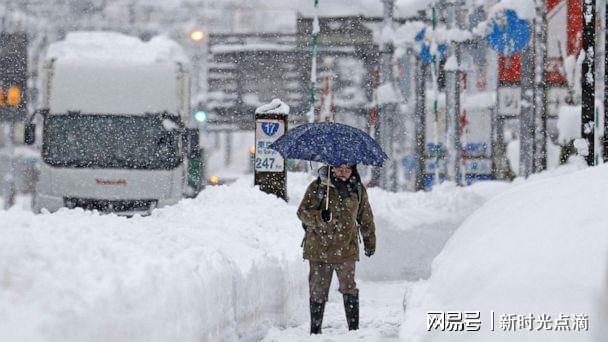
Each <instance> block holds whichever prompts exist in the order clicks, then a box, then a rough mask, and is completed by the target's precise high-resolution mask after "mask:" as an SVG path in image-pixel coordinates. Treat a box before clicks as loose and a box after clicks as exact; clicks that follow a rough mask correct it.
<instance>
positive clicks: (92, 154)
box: [26, 32, 198, 215]
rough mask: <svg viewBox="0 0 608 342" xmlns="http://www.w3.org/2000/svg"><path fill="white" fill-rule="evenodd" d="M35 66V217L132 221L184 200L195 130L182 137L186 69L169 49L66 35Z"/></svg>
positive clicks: (110, 37) (174, 47) (164, 44)
mask: <svg viewBox="0 0 608 342" xmlns="http://www.w3.org/2000/svg"><path fill="white" fill-rule="evenodd" d="M44 63H45V64H44V68H43V70H44V80H43V87H42V108H41V109H40V110H39V111H37V112H38V113H40V114H42V116H43V118H44V124H43V130H42V131H43V133H42V163H41V168H40V177H39V181H38V184H37V187H36V193H35V196H34V203H33V208H34V210H35V211H36V212H39V211H41V210H42V209H47V210H49V211H55V210H58V209H59V208H61V207H70V208H73V207H82V208H85V209H91V210H93V209H95V210H99V211H101V212H116V213H119V214H128V215H132V214H133V213H136V212H143V213H148V212H150V211H151V210H152V209H154V208H156V207H162V206H165V205H170V204H174V203H176V202H177V201H179V200H180V199H181V198H182V197H183V196H184V194H185V193H186V191H187V177H186V173H187V170H188V157H192V156H194V155H195V154H196V151H198V130H195V129H190V128H188V126H189V125H190V108H189V105H190V74H189V69H188V68H189V66H188V59H187V57H186V56H185V53H184V52H183V50H182V49H181V47H180V46H179V45H178V44H177V43H175V42H173V41H171V40H169V39H167V38H164V37H155V38H153V39H152V40H150V41H149V42H142V41H140V40H139V39H137V38H134V37H128V36H125V35H122V34H119V33H113V32H77V33H70V34H68V36H67V37H66V39H65V40H64V41H60V42H57V43H54V44H52V45H51V46H50V47H49V50H48V53H47V56H46V59H45V62H44ZM32 130H33V126H32V125H29V126H28V127H27V128H26V136H27V137H32V136H33V134H32ZM27 131H29V132H27ZM29 142H30V143H31V142H32V141H31V139H30V141H29Z"/></svg>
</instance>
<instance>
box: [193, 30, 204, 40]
mask: <svg viewBox="0 0 608 342" xmlns="http://www.w3.org/2000/svg"><path fill="white" fill-rule="evenodd" d="M190 39H192V40H193V41H195V42H200V41H202V40H203V39H205V32H203V30H198V29H197V30H194V31H192V32H190Z"/></svg>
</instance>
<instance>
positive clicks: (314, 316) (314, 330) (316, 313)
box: [310, 301, 325, 335]
mask: <svg viewBox="0 0 608 342" xmlns="http://www.w3.org/2000/svg"><path fill="white" fill-rule="evenodd" d="M323 311H325V303H315V302H313V301H311V302H310V334H311V335H312V334H320V333H321V324H322V323H323Z"/></svg>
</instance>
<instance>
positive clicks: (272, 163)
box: [253, 99, 289, 201]
mask: <svg viewBox="0 0 608 342" xmlns="http://www.w3.org/2000/svg"><path fill="white" fill-rule="evenodd" d="M288 116H289V106H287V105H286V104H285V103H283V102H281V100H279V99H274V100H273V101H272V102H271V103H269V104H266V105H263V106H261V107H259V108H258V109H256V111H255V159H254V165H253V169H254V185H257V186H259V187H260V190H262V191H264V192H266V193H269V194H274V195H276V196H277V197H280V198H282V199H284V200H285V201H287V169H286V168H285V160H284V159H283V157H282V156H281V155H280V154H279V152H277V151H275V150H272V149H270V148H268V146H269V145H270V144H272V143H273V142H275V141H276V140H278V139H279V138H280V137H282V136H283V135H284V134H285V133H286V132H287V118H288Z"/></svg>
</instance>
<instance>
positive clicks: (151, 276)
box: [0, 180, 307, 341]
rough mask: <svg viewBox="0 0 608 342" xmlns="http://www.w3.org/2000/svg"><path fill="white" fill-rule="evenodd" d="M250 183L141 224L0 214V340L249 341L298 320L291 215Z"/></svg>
mask: <svg viewBox="0 0 608 342" xmlns="http://www.w3.org/2000/svg"><path fill="white" fill-rule="evenodd" d="M250 184H251V183H250V182H249V180H248V181H247V182H242V181H241V182H237V183H235V184H234V185H233V186H230V187H210V188H208V189H206V190H205V191H203V192H202V193H201V194H200V195H199V197H198V198H196V199H194V200H184V201H181V202H180V203H179V204H178V205H176V206H173V207H169V208H163V209H159V210H156V211H155V212H154V213H153V215H151V216H149V217H134V218H131V219H127V218H123V217H117V216H114V215H106V216H99V215H97V214H94V213H91V212H83V211H81V210H60V211H59V212H57V213H54V214H45V215H33V214H32V213H30V212H26V211H23V210H20V209H12V210H9V211H2V212H0V222H1V223H0V236H2V238H1V239H0V322H2V323H0V340H3V341H201V340H204V341H212V340H216V341H217V340H237V339H254V338H259V337H261V336H263V335H264V333H265V330H266V329H267V328H268V327H269V326H271V325H284V324H286V322H288V321H290V320H291V319H292V317H293V316H294V315H296V313H297V317H299V318H300V319H302V318H303V317H305V314H303V313H299V310H302V307H301V306H302V303H305V302H306V275H307V268H306V267H305V265H306V264H305V263H303V262H302V259H301V258H302V257H301V251H300V249H299V248H298V246H299V245H300V241H301V238H302V236H301V231H300V230H301V228H300V223H299V221H298V220H297V218H296V215H295V211H296V208H295V207H294V206H291V205H288V204H286V203H285V202H283V201H282V200H280V199H277V198H276V197H274V196H270V195H266V194H264V193H262V192H260V191H258V190H257V189H254V188H252V187H251V185H250Z"/></svg>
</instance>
